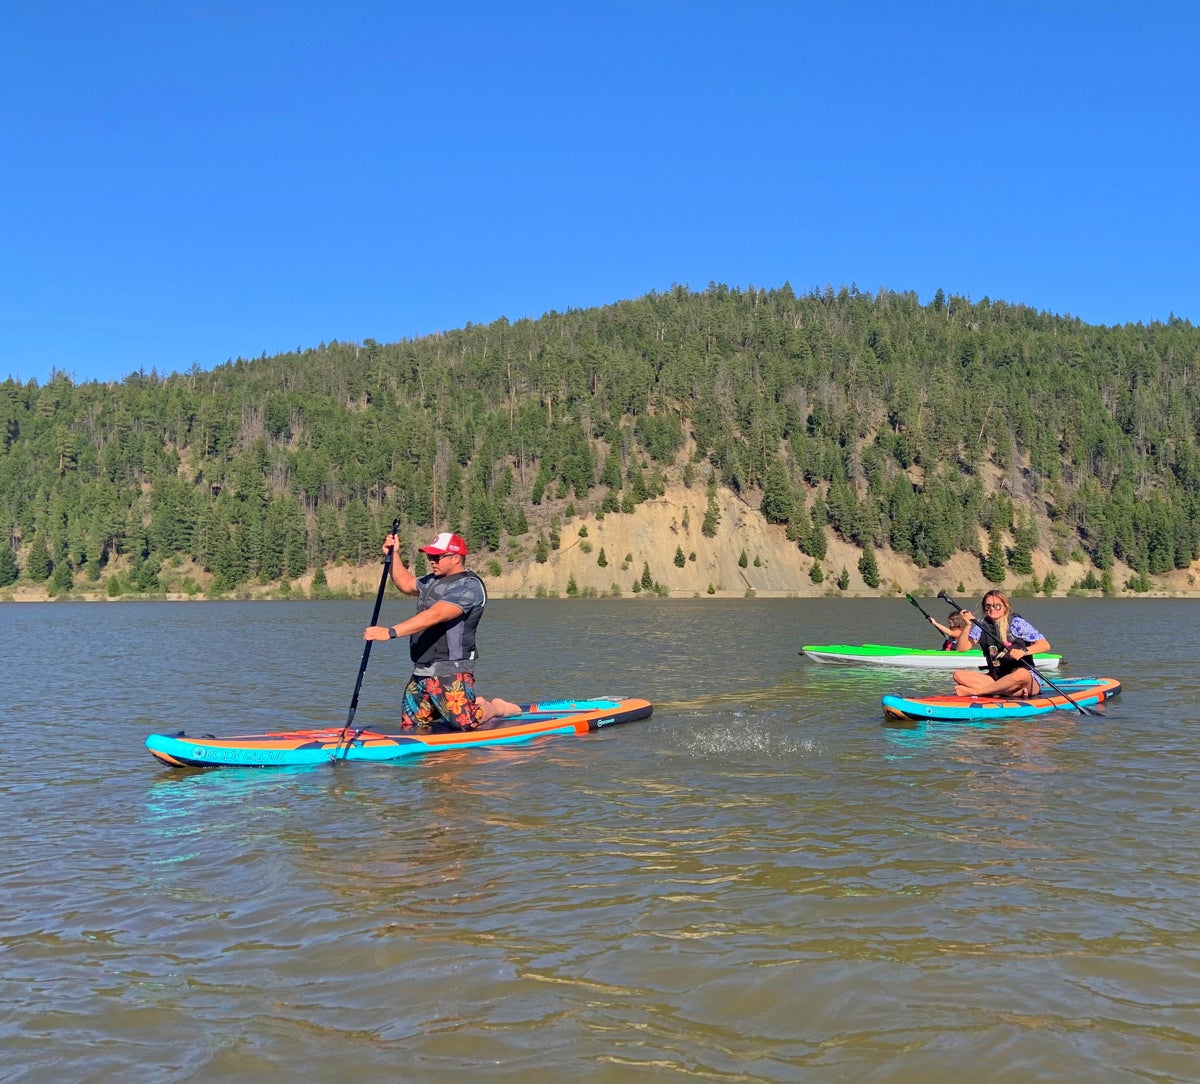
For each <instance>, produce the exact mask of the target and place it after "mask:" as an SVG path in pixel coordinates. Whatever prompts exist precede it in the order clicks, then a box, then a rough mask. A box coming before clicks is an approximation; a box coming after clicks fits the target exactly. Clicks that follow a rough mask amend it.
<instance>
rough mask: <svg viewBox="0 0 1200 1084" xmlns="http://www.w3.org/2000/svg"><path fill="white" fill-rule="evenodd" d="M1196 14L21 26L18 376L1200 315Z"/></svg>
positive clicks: (192, 16)
mask: <svg viewBox="0 0 1200 1084" xmlns="http://www.w3.org/2000/svg"><path fill="white" fill-rule="evenodd" d="M1198 53H1200V8H1197V7H1196V6H1195V5H1189V4H1173V5H1144V4H1133V3H1106V2H1104V0H1093V2H1088V3H1082V2H1080V3H1076V2H1066V3H1055V2H1054V0H1043V2H1040V3H1003V2H1000V3H992V4H950V3H926V4H910V5H904V4H895V3H883V2H875V0H863V2H859V3H855V4H828V3H821V4H816V3H813V4H809V3H767V2H756V0H739V2H737V3H733V2H730V3H704V2H691V3H682V2H680V3H654V2H642V3H625V2H621V0H617V2H614V3H607V4H595V5H590V6H585V5H572V4H562V3H555V4H550V3H537V2H530V3H519V2H518V3H513V4H494V3H492V4H483V3H474V2H465V3H459V4H456V5H450V4H448V5H436V4H422V5H416V4H405V3H396V2H394V0H393V2H392V3H378V4H375V3H360V2H356V0H350V2H342V3H337V4H330V3H320V4H314V3H306V2H299V3H288V4H261V3H254V2H253V0H249V2H242V3H237V4H234V3H221V2H217V3H206V4H195V3H192V4H188V3H185V4H161V3H155V4H148V3H139V2H133V3H128V4H120V5H104V6H101V5H98V4H84V3H75V2H72V0H65V2H63V3H60V4H57V5H50V4H10V5H7V9H6V12H5V16H4V35H3V38H2V39H0V102H2V103H3V104H2V105H0V110H2V112H3V117H2V119H3V125H2V126H0V147H2V148H3V156H2V158H0V216H2V219H0V246H2V247H0V276H2V280H0V379H2V378H3V377H4V376H6V375H7V376H13V377H16V378H18V379H20V380H29V379H31V378H33V379H37V380H38V381H39V382H44V381H45V380H46V379H47V378H48V376H49V374H50V372H51V371H52V370H53V369H58V370H62V371H65V372H67V373H68V374H70V375H71V376H72V377H73V378H74V379H75V380H76V381H85V380H93V379H97V380H111V379H120V378H121V377H122V376H124V375H126V374H127V373H130V372H135V371H137V370H138V369H145V370H146V371H147V372H148V371H150V370H151V369H156V370H157V371H158V372H159V373H160V374H162V375H165V374H166V373H168V372H172V371H186V370H187V369H188V368H189V367H191V366H192V365H193V364H198V365H199V366H200V367H201V368H204V369H207V368H211V367H213V366H214V365H219V364H220V363H222V362H224V361H226V360H228V359H230V358H234V357H238V356H242V357H256V356H258V355H259V354H261V353H263V352H265V353H267V354H273V353H277V352H280V351H285V350H290V349H294V348H296V347H309V346H316V345H317V344H318V343H320V342H322V341H329V340H331V339H339V340H342V341H361V340H363V339H365V338H374V339H377V340H379V341H381V342H391V341H395V340H397V339H401V338H408V337H413V336H418V335H423V334H427V333H430V332H434V331H437V330H445V329H449V328H454V327H460V326H462V325H463V324H466V323H468V322H473V323H487V322H490V321H492V320H495V319H497V318H499V317H501V316H505V317H508V318H509V319H511V320H516V319H520V318H522V317H535V318H536V317H538V316H540V315H542V314H543V313H545V312H548V311H551V310H559V311H562V310H564V309H568V308H584V307H590V306H594V305H604V304H608V303H611V302H615V301H618V300H621V299H624V298H632V297H638V296H641V295H642V294H645V293H647V292H649V291H651V290H660V291H661V290H668V289H670V287H671V286H672V285H674V284H676V283H678V284H683V285H687V286H690V287H692V288H693V289H697V290H700V289H703V288H704V287H705V286H707V285H708V283H709V282H720V283H726V284H728V285H732V286H740V287H746V286H750V285H753V286H759V287H764V286H765V287H777V286H781V285H782V284H783V283H785V282H790V283H791V285H792V287H793V288H794V289H795V290H796V291H797V292H801V293H802V292H805V291H807V290H810V289H812V288H814V287H817V288H820V287H824V286H825V285H826V284H831V285H833V286H834V287H839V286H841V285H849V284H855V285H857V286H858V288H859V289H861V290H866V291H875V290H878V289H880V288H888V289H894V290H914V291H916V292H917V294H918V295H919V296H920V298H921V300H922V301H928V300H929V299H930V298H931V297H932V295H933V293H934V292H935V291H936V290H937V289H938V288H939V287H940V288H942V289H944V290H945V291H946V292H947V293H948V294H949V293H957V294H963V295H965V296H968V297H970V298H972V299H973V300H979V299H981V298H983V297H984V296H988V297H991V298H992V299H993V300H997V299H1003V300H1006V301H1011V302H1023V303H1025V304H1029V305H1032V306H1034V307H1036V308H1038V309H1045V310H1048V311H1050V312H1055V313H1070V314H1072V315H1074V316H1078V317H1080V318H1081V319H1083V320H1085V321H1088V322H1091V323H1099V324H1120V323H1125V322H1137V321H1142V322H1149V321H1152V320H1166V319H1167V318H1168V317H1169V316H1170V315H1171V314H1172V313H1173V314H1174V315H1176V316H1180V317H1184V318H1187V319H1189V320H1191V321H1193V322H1194V323H1200V210H1198V208H1200V198H1198V192H1200V170H1198V169H1197V165H1198V159H1200V100H1198V98H1200V95H1198V94H1197V90H1196V79H1195V67H1196V61H1195V58H1196V56H1197V54H1198Z"/></svg>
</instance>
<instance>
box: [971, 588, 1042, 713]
mask: <svg viewBox="0 0 1200 1084" xmlns="http://www.w3.org/2000/svg"><path fill="white" fill-rule="evenodd" d="M962 616H963V620H964V621H965V622H966V625H965V627H964V628H962V629H961V630H959V633H958V650H959V651H967V650H969V649H970V648H972V647H975V646H979V647H982V648H983V657H984V661H985V662H986V663H987V673H986V674H984V673H980V671H978V670H955V671H954V691H955V692H956V693H958V694H959V695H960V696H1037V695H1038V694H1039V693H1040V692H1041V691H1042V686H1041V683H1040V682H1039V681H1038V679H1037V675H1036V674H1034V672H1033V670H1031V669H1030V666H1031V665H1032V662H1031V661H1030V662H1027V661H1025V660H1027V659H1031V656H1033V655H1035V654H1036V653H1038V652H1040V651H1049V650H1050V641H1049V640H1047V639H1046V638H1045V637H1044V636H1043V635H1042V634H1041V633H1040V632H1038V630H1037V629H1035V628H1034V627H1033V626H1032V625H1031V624H1030V623H1029V622H1028V621H1026V620H1025V618H1023V617H1022V616H1021V615H1020V614H1015V613H1013V611H1012V603H1011V602H1009V601H1008V596H1007V595H1005V594H1004V592H1003V591H989V592H988V593H987V594H986V595H984V596H983V620H982V621H981V622H980V623H979V624H976V622H975V615H974V614H973V613H972V612H971V611H970V610H963V611H962Z"/></svg>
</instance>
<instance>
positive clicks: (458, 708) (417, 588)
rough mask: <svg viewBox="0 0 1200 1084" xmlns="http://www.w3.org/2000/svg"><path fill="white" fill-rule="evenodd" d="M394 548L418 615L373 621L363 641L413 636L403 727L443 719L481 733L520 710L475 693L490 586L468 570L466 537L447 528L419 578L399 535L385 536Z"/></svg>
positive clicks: (395, 577) (398, 572)
mask: <svg viewBox="0 0 1200 1084" xmlns="http://www.w3.org/2000/svg"><path fill="white" fill-rule="evenodd" d="M389 548H390V550H391V554H392V566H391V575H392V583H394V584H395V585H396V586H397V587H398V588H399V589H400V590H401V591H402V592H403V593H404V594H406V595H412V596H413V597H415V598H416V599H417V612H416V613H415V614H414V615H413V616H412V617H410V618H408V620H406V621H401V622H400V623H399V624H398V625H392V626H390V627H388V626H385V625H372V626H371V627H370V628H368V629H367V630H366V631H365V632H364V633H363V639H364V640H395V639H397V638H399V637H401V636H407V637H408V638H409V641H408V650H409V654H410V655H411V656H412V662H413V672H412V676H411V677H410V678H409V679H408V684H407V685H406V686H405V689H404V701H403V706H402V709H401V716H400V726H401V728H406V729H411V728H412V727H418V726H419V727H428V726H431V725H432V724H433V723H434V722H435V721H437V720H438V719H442V720H444V721H445V722H447V723H449V724H450V725H451V726H453V727H455V728H456V729H458V730H475V729H477V728H478V727H480V726H482V725H483V724H484V723H488V722H491V720H493V719H496V718H500V717H506V716H510V715H519V714H520V712H521V709H520V707H519V706H518V705H516V704H513V703H510V702H509V701H507V700H501V699H500V698H499V697H493V698H491V699H487V698H485V697H482V696H476V695H475V659H476V651H475V630H476V629H477V628H478V627H479V621H480V619H481V618H482V617H483V608H484V606H485V605H486V604H487V588H486V587H484V585H483V580H481V579H480V578H479V577H478V576H477V575H476V574H475V573H474V572H472V571H471V570H470V569H469V568H467V544H466V542H464V541H463V539H462V537H461V536H459V535H456V534H451V533H450V532H449V531H443V532H442V533H441V534H439V535H438V536H437V537H436V538H435V539H434V540H433V541H432V542H430V543H429V545H427V546H422V547H421V552H422V553H424V554H425V555H426V556H427V557H428V558H429V562H430V564H431V565H432V566H433V571H432V572H430V573H429V574H428V575H425V576H422V577H421V578H420V579H417V577H416V576H414V575H413V573H412V571H411V570H410V569H409V567H408V566H407V565H406V564H405V563H404V560H403V558H402V557H401V554H400V540H399V539H398V538H397V537H396V536H395V535H394V534H389V535H388V536H387V538H386V539H384V543H383V549H384V552H385V553H387V552H388V550H389Z"/></svg>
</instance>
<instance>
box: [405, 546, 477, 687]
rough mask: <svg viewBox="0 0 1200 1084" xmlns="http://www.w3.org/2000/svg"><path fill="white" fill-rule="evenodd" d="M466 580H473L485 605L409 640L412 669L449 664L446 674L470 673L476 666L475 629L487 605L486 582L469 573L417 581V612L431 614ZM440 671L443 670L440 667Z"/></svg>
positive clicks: (423, 578)
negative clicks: (464, 578)
mask: <svg viewBox="0 0 1200 1084" xmlns="http://www.w3.org/2000/svg"><path fill="white" fill-rule="evenodd" d="M464 576H470V577H472V578H473V579H474V580H475V581H476V582H477V583H478V584H479V589H480V591H481V592H482V593H483V602H482V603H481V604H480V605H479V606H478V607H477V608H475V609H472V610H464V611H463V612H462V613H461V614H459V615H458V617H457V618H455V619H454V620H453V621H449V622H446V623H444V624H440V625H434V626H433V627H432V628H428V629H425V630H423V631H422V632H415V633H413V635H412V636H410V637H409V641H408V651H409V654H410V655H411V656H412V661H413V665H415V666H419V667H427V666H435V665H437V664H440V663H446V664H449V665H447V666H446V669H447V670H451V671H460V672H461V671H466V672H470V671H471V670H472V669H473V668H474V662H475V629H476V628H477V627H478V626H479V619H480V618H481V617H483V607H484V606H486V605H487V588H486V587H485V586H484V583H483V580H481V579H480V578H479V576H477V575H476V574H475V573H474V572H472V571H471V570H470V569H465V570H464V571H462V572H455V573H454V574H453V575H450V576H434V577H422V578H421V579H420V580H418V581H417V585H418V591H417V612H418V613H420V612H421V611H422V610H428V609H429V607H430V606H432V605H433V604H434V603H436V602H441V601H442V600H443V599H444V598H445V597H446V595H447V594H448V593H449V589H450V588H451V587H452V586H453V585H454V584H456V583H457V582H458V581H459V580H461V579H462V578H463V577H464ZM439 669H440V667H439Z"/></svg>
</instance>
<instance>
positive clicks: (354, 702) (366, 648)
mask: <svg viewBox="0 0 1200 1084" xmlns="http://www.w3.org/2000/svg"><path fill="white" fill-rule="evenodd" d="M399 530H400V520H399V517H397V518H396V519H394V520H392V534H395V533H396V532H397V531H399ZM391 571H392V547H391V546H389V547H388V549H387V552H386V553H385V554H384V555H383V575H382V576H380V578H379V590H378V591H377V592H376V594H375V609H373V610H372V611H371V624H372V625H378V624H379V608H380V607H381V606H382V605H383V593H384V591H386V590H387V582H388V576H389V575H390V574H391ZM374 642H375V641H374V640H368V641H367V642H366V643H365V644H364V645H363V656H362V662H361V663H359V666H358V680H357V681H355V683H354V695H353V696H352V697H350V714H349V715H347V716H346V725H345V726H344V727H342V733H341V735H340V736H339V737H338V743H337V746H336V747H335V748H334V752H333V759H334V760H337V759H338V756H337V754H338V752H339V751H340V750H341V749H342V743H343V742H345V741H346V731H347V730H349V729H350V724H351V723H352V722H354V713H355V712H356V711H358V691H359V689H361V688H362V679H363V674H365V673H366V672H367V660H368V659H370V657H371V645H372V644H373V643H374ZM349 751H350V746H349V744H348V743H347V745H346V750H345V752H343V753H342V759H343V760H344V759H345V757H346V753H347V752H349Z"/></svg>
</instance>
